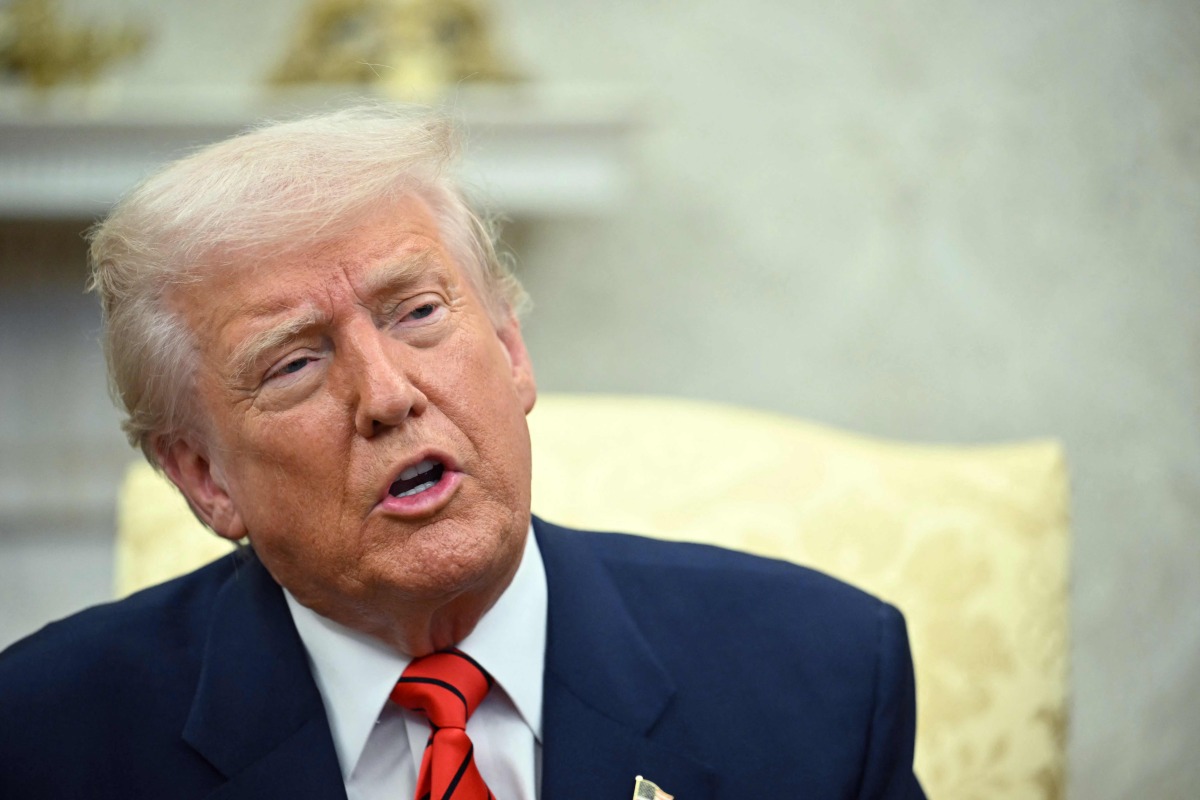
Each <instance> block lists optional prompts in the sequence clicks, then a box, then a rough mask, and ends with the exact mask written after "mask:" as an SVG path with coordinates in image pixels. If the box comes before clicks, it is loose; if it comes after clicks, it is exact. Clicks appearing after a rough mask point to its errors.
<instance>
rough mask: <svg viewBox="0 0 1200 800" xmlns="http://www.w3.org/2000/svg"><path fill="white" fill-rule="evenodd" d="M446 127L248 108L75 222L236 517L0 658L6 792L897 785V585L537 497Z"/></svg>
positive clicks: (578, 797) (205, 502)
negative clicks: (583, 521) (126, 587)
mask: <svg viewBox="0 0 1200 800" xmlns="http://www.w3.org/2000/svg"><path fill="white" fill-rule="evenodd" d="M451 141H452V136H451V131H450V129H449V127H448V126H447V125H446V124H445V123H444V122H442V121H439V120H438V119H437V118H432V117H429V116H424V115H419V114H414V113H411V112H406V111H397V110H388V109H378V108H377V109H354V110H349V111H344V112H340V113H334V114H331V115H325V116H321V117H314V118H309V119H304V120H300V121H296V122H291V123H286V124H280V125H274V126H268V127H263V128H260V129H258V130H255V131H253V132H250V133H248V134H245V135H243V136H239V137H236V138H234V139H232V140H229V141H227V142H224V143H221V144H218V145H215V146H213V147H210V148H208V149H206V150H203V151H200V152H199V153H197V154H195V155H193V156H191V157H190V158H187V159H184V160H182V161H180V162H178V163H176V164H174V165H172V166H170V167H168V168H167V169H166V170H164V171H163V172H161V173H160V174H158V175H156V176H154V177H152V178H150V179H149V180H148V181H146V182H145V183H143V184H142V185H141V186H140V187H139V188H137V189H136V190H135V191H134V192H133V193H132V194H131V195H130V196H128V197H127V198H126V199H125V200H124V201H123V202H122V203H121V204H120V205H119V206H118V207H117V209H116V210H115V211H114V212H113V213H112V215H111V216H110V217H109V218H108V219H107V220H106V221H105V222H104V223H102V224H101V225H100V226H99V227H98V228H97V229H96V231H95V232H94V235H93V241H92V261H93V270H94V278H93V280H94V284H95V287H96V289H97V291H98V292H99V294H100V298H101V302H102V304H103V308H104V314H105V322H106V328H105V344H106V353H107V357H108V361H109V367H110V372H111V376H112V381H113V385H114V387H115V389H116V393H117V395H118V397H119V399H120V402H121V404H122V406H123V407H124V410H125V412H126V413H127V419H126V422H125V427H126V430H127V432H128V434H129V436H130V439H131V441H133V442H134V443H136V444H137V445H139V446H140V447H141V448H142V450H143V451H144V452H145V454H146V456H147V457H148V458H149V459H150V460H151V462H152V463H154V464H156V465H157V466H158V467H160V468H161V469H162V471H163V472H164V473H165V474H166V475H167V476H168V477H169V478H170V479H171V481H173V482H174V483H175V485H176V486H178V487H179V489H180V491H181V492H182V493H183V494H184V496H185V497H186V498H187V500H188V502H189V504H190V505H191V507H192V509H193V510H194V511H195V513H196V515H197V516H198V517H199V518H200V519H201V520H202V521H203V522H204V523H205V524H207V525H208V526H209V527H211V528H212V530H213V531H215V532H216V533H217V534H218V535H220V536H223V537H225V538H227V539H230V540H234V541H241V540H247V541H248V542H249V545H248V546H247V547H245V548H242V549H241V550H240V551H239V552H237V553H234V554H233V555H231V556H229V557H227V558H224V559H221V560H219V561H217V562H215V563H213V564H210V565H208V566H206V567H204V568H202V569H200V570H198V571H197V572H195V573H193V574H191V575H188V576H185V577H183V578H180V579H178V580H175V581H172V582H169V583H167V584H164V585H162V586H159V587H156V588H153V589H150V590H148V591H146V592H142V593H140V594H138V595H135V596H133V597H131V598H129V599H127V600H124V601H122V602H119V603H114V604H111V605H107V606H102V607H99V608H94V609H90V610H88V611H85V612H83V613H81V614H78V615H76V616H74V617H71V618H69V619H67V620H64V621H62V622H59V623H56V624H53V625H50V626H48V627H47V628H46V629H44V630H43V631H41V632H39V633H37V634H35V635H34V636H32V637H30V638H29V639H26V640H25V641H23V642H21V643H18V644H17V645H15V646H13V647H12V648H11V649H10V650H9V651H7V652H6V653H5V654H4V655H3V656H2V657H0V796H3V797H13V798H18V797H19V798H34V797H88V798H109V797H112V798H141V797H145V798H151V797H152V798H167V797H169V798H202V797H211V798H218V797H219V798H266V797H306V798H307V797H312V798H326V797H329V798H334V797H348V798H363V799H364V800H365V799H366V798H411V797H415V798H418V800H419V799H420V798H428V797H434V798H450V797H454V798H457V799H458V800H474V799H475V798H478V799H479V800H483V799H484V798H490V797H496V798H500V800H520V799H521V798H525V800H533V799H534V798H539V797H540V798H547V799H554V800H558V798H564V799H566V798H570V799H571V800H586V799H587V798H596V799H597V800H599V799H600V798H610V799H611V800H623V798H628V797H630V796H631V795H633V794H634V792H635V780H637V778H638V776H644V778H645V779H646V780H644V781H640V782H639V783H638V788H637V790H636V791H637V792H638V794H639V796H644V797H652V798H653V797H658V798H664V797H671V796H674V797H677V798H679V800H700V798H718V797H721V798H737V797H743V796H747V795H753V796H763V797H779V798H784V797H787V798H794V797H805V798H896V799H899V798H919V797H922V796H923V795H922V793H921V789H920V787H919V786H918V784H917V782H916V779H915V778H914V776H913V773H912V746H913V727H914V715H915V711H914V700H913V685H912V671H911V663H910V658H909V654H908V647H907V640H906V636H905V632H904V625H903V621H902V620H901V618H900V616H899V614H898V613H897V612H896V611H895V610H894V609H892V608H891V607H890V606H887V605H885V604H883V603H880V602H879V601H877V600H874V599H872V598H870V597H868V596H866V595H864V594H862V593H860V592H858V591H856V590H854V589H851V588H849V587H846V586H844V585H842V584H839V583H837V582H835V581H833V580H831V579H829V578H826V577H824V576H821V575H818V574H816V573H813V572H810V571H808V570H804V569H802V568H800V567H795V566H791V565H787V564H783V563H779V562H773V561H767V560H762V559H757V558H753V557H750V556H746V555H742V554H736V553H731V552H726V551H722V550H718V549H714V548H707V547H699V546H690V545H679V544H666V543H661V542H655V541H650V540H645V539H640V538H636V537H630V536H621V535H615V534H589V533H582V532H578V531H569V530H565V529H562V528H558V527H556V526H554V525H551V524H548V523H545V522H542V521H541V520H538V519H531V516H530V496H529V495H530V447H529V436H528V431H527V428H526V424H525V415H526V414H527V413H528V412H529V411H530V409H531V408H532V407H533V405H534V399H535V394H536V390H535V386H534V377H533V370H532V368H531V366H530V362H529V356H528V353H527V352H526V350H525V345H524V343H523V342H522V339H521V330H520V325H519V323H518V320H517V312H518V311H519V309H520V307H521V305H522V302H523V293H522V291H521V288H520V286H519V285H518V283H517V282H516V280H515V279H514V278H513V276H512V275H511V274H510V273H509V271H508V270H507V269H506V268H505V267H504V265H503V264H502V262H501V261H500V260H499V259H497V257H496V255H495V251H494V249H493V246H492V243H491V239H490V238H489V235H488V230H487V228H486V226H484V225H483V224H482V223H481V222H480V221H479V220H478V219H477V218H476V217H475V216H474V215H473V214H472V213H471V212H470V210H469V209H468V208H467V206H466V205H465V204H464V201H463V199H462V197H461V196H460V194H459V193H458V191H457V190H456V189H455V188H454V186H453V185H452V183H451V182H450V180H449V178H448V177H447V175H446V172H447V169H448V167H449V166H450V162H451V157H452V152H451V151H452V147H451ZM614 446H617V447H619V446H620V443H619V442H614ZM663 478H664V480H669V479H670V476H663ZM613 501H614V502H620V498H614V499H613ZM654 784H657V787H656V786H655V785H654Z"/></svg>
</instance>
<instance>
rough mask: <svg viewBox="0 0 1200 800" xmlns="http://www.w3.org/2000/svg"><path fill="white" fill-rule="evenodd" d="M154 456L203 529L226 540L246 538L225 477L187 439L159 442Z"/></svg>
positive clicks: (243, 524)
mask: <svg viewBox="0 0 1200 800" xmlns="http://www.w3.org/2000/svg"><path fill="white" fill-rule="evenodd" d="M155 452H156V453H157V454H158V463H159V464H160V465H162V468H163V472H165V473H166V474H167V477H168V478H170V479H171V482H172V483H174V484H175V485H176V486H177V487H178V488H179V491H180V492H182V493H183V496H184V497H185V498H186V499H187V501H188V505H189V506H191V507H192V511H194V512H195V513H196V516H197V517H199V518H200V520H201V521H202V522H203V523H204V524H205V525H208V527H210V528H212V529H213V531H215V532H216V533H217V535H219V536H221V537H223V538H225V539H230V540H232V541H238V540H240V539H243V538H245V536H246V526H245V523H244V522H243V521H242V517H241V514H239V513H238V511H237V508H236V507H235V506H234V504H233V499H232V498H231V497H230V495H229V491H228V489H227V488H226V485H225V480H224V477H223V476H222V475H221V474H220V471H219V470H218V469H217V468H216V467H215V466H214V465H213V464H212V462H211V461H210V460H209V458H208V456H207V454H206V453H205V452H204V451H202V450H201V449H200V448H199V447H197V446H196V445H195V444H194V443H193V442H191V441H189V440H187V439H174V440H171V441H170V442H168V441H166V440H165V439H161V440H159V441H158V442H157V443H156V444H155Z"/></svg>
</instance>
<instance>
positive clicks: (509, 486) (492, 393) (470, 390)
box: [163, 198, 535, 652]
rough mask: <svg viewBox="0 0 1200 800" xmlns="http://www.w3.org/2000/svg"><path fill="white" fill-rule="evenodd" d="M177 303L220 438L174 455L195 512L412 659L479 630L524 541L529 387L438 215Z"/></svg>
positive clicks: (396, 220) (212, 435) (402, 221)
mask: <svg viewBox="0 0 1200 800" xmlns="http://www.w3.org/2000/svg"><path fill="white" fill-rule="evenodd" d="M171 301H172V304H173V306H174V307H175V308H177V309H178V310H179V311H180V312H181V313H183V315H184V316H185V318H186V320H187V322H188V324H189V327H190V329H191V330H192V331H193V332H195V335H196V336H197V339H198V342H199V351H200V365H199V368H198V371H197V374H198V379H197V395H198V397H197V400H198V402H199V403H200V406H201V410H202V413H203V415H204V416H205V417H206V419H207V422H208V428H209V430H208V432H207V436H205V437H204V438H203V440H195V441H192V440H189V441H185V442H180V443H177V444H175V445H174V446H173V447H171V448H170V449H169V450H168V451H167V452H166V457H165V458H164V459H163V461H164V466H165V467H166V469H167V472H168V474H169V475H171V477H172V478H173V479H174V480H175V481H176V483H177V484H179V485H180V486H181V488H182V489H183V490H184V492H185V494H187V496H188V498H189V500H191V502H192V504H193V506H195V507H196V508H197V509H198V510H199V512H200V514H201V515H202V516H204V517H206V519H207V520H208V521H209V523H210V524H211V525H212V526H213V527H214V529H215V530H216V531H217V532H218V533H220V534H221V535H223V536H227V537H230V538H239V537H241V536H242V535H249V537H250V541H251V543H252V544H253V546H254V549H255V552H256V553H257V554H258V556H259V557H260V559H261V560H262V562H263V564H264V565H265V566H266V567H267V569H269V570H270V571H271V573H272V575H274V577H275V578H276V580H278V581H279V582H280V583H281V584H282V585H283V586H285V587H286V588H287V589H288V590H290V591H291V592H292V593H293V594H294V595H295V596H296V597H297V599H299V600H300V602H302V603H303V604H305V605H307V606H309V607H311V608H313V609H314V610H316V611H317V612H318V613H321V614H323V615H325V616H327V617H330V618H332V619H334V620H337V621H339V622H341V623H343V624H346V625H349V626H350V627H354V628H357V629H359V630H363V631H366V632H368V633H372V634H374V635H377V636H380V637H381V638H384V639H385V640H388V641H389V642H392V643H393V644H395V645H396V646H398V647H400V648H401V649H405V650H408V651H410V652H412V651H413V650H418V651H419V650H425V649H428V648H429V647H432V646H446V645H448V644H449V643H450V642H447V641H444V640H445V639H447V638H449V639H457V638H461V636H462V635H465V633H466V632H469V629H470V627H472V626H473V625H474V623H475V622H476V621H477V618H478V615H479V614H482V612H483V611H484V610H486V608H487V607H488V606H490V604H491V603H492V602H494V600H495V599H496V597H498V596H499V594H500V592H501V591H503V589H504V588H505V587H506V586H507V584H508V582H509V580H510V579H511V578H512V575H513V573H514V572H515V570H516V567H517V564H518V563H519V561H520V557H521V553H522V550H523V547H524V543H525V536H526V531H527V529H528V525H529V485H530V455H529V435H528V430H527V428H526V424H525V414H526V413H528V412H529V410H530V409H531V408H532V407H533V402H534V398H535V388H534V381H533V373H532V370H531V368H530V364H529V360H528V355H527V353H526V351H525V346H524V343H523V342H522V340H521V334H520V329H519V327H518V325H517V323H516V321H515V320H511V319H510V320H508V321H507V322H506V323H505V324H503V325H502V326H500V327H499V328H497V327H496V326H495V324H494V323H493V321H492V320H491V319H490V318H489V316H488V314H487V311H486V310H485V306H484V304H483V303H482V301H481V299H480V297H479V296H478V292H477V290H476V288H475V287H474V285H473V284H472V283H471V282H470V281H469V279H468V278H467V275H466V273H465V272H464V269H463V266H462V265H461V264H458V263H456V262H455V260H454V259H453V257H452V256H451V255H450V253H449V252H448V251H447V250H446V248H445V247H444V246H443V245H442V243H441V238H440V235H439V233H438V231H437V226H436V223H435V221H434V219H433V217H432V215H431V214H430V212H429V210H428V207H427V206H426V205H425V204H424V203H423V202H422V201H420V200H418V199H415V198H410V199H407V200H403V201H401V202H399V203H397V204H396V205H395V206H394V207H391V208H389V209H386V210H385V211H384V212H382V213H380V214H378V215H377V216H374V217H372V218H371V219H369V220H368V221H367V222H365V223H364V224H363V225H362V226H360V227H359V228H358V229H356V230H355V231H354V232H353V233H351V234H350V235H348V236H345V237H342V238H339V239H337V240H335V241H333V242H330V243H328V244H327V245H325V246H323V247H320V248H318V249H316V250H314V251H312V252H309V253H306V254H304V255H302V256H300V257H287V258H277V259H274V260H272V259H270V258H268V259H266V260H265V261H263V262H261V263H257V264H254V265H252V266H249V267H238V268H231V269H226V270H224V271H217V272H215V273H214V274H213V275H211V276H210V277H207V278H205V279H204V280H202V281H201V282H199V283H197V284H194V285H190V286H185V287H184V288H182V289H179V290H178V291H177V292H176V294H174V295H173V296H172V298H171ZM422 620H424V621H422ZM423 625H427V626H432V627H433V629H434V630H433V631H432V632H429V631H427V632H426V633H425V634H422V633H421V629H422V626H423ZM405 628H407V629H408V630H403V629H405ZM464 628H465V629H464ZM423 636H424V638H422V637H423ZM433 640H436V641H433Z"/></svg>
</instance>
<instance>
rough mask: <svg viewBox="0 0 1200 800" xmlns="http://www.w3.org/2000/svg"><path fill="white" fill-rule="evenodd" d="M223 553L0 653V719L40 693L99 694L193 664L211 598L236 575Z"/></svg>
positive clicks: (56, 624)
mask: <svg viewBox="0 0 1200 800" xmlns="http://www.w3.org/2000/svg"><path fill="white" fill-rule="evenodd" d="M239 558H240V557H239V556H238V554H231V555H230V556H226V557H224V558H222V559H219V560H217V561H214V562H213V563H211V564H209V565H207V566H204V567H201V568H200V569H198V570H196V571H195V572H192V573H189V574H188V575H184V576H182V577H180V578H176V579H174V580H171V581H168V582H166V583H162V584H159V585H157V586H153V587H150V588H148V589H145V590H143V591H140V592H137V593H135V594H133V595H130V596H129V597H127V598H124V599H122V600H117V601H114V602H110V603H104V604H101V605H98V606H93V607H91V608H88V609H85V610H83V611H80V612H78V613H76V614H73V615H71V616H69V617H66V618H64V619H61V620H58V621H56V622H52V623H50V624H48V625H46V626H45V627H43V628H42V629H41V630H39V631H37V632H36V633H33V634H31V635H29V636H27V637H25V638H24V639H22V640H20V641H18V642H16V643H15V644H13V645H12V646H11V647H9V648H8V649H6V650H5V651H4V652H2V653H0V698H4V699H3V700H0V715H2V714H3V712H4V711H13V710H15V709H14V708H13V704H16V703H37V702H39V698H40V697H41V696H42V695H43V694H45V693H47V692H50V693H56V696H57V697H58V698H59V700H60V701H61V699H62V698H63V697H64V695H65V696H70V695H72V694H74V693H76V692H81V693H94V692H97V691H105V687H111V686H112V685H113V684H115V683H117V682H122V681H123V682H127V683H131V684H132V683H137V682H138V681H141V680H147V681H149V682H150V683H154V682H155V681H154V679H153V676H154V674H155V673H156V672H160V671H162V670H164V669H169V668H177V667H178V666H179V665H180V664H181V663H182V662H185V661H194V662H196V663H198V661H199V653H198V651H199V648H201V647H203V634H204V633H205V632H206V630H207V624H206V622H207V617H208V614H209V609H210V608H211V606H212V602H213V600H214V598H215V597H216V594H217V592H218V591H219V590H220V588H221V586H222V585H223V584H224V583H225V581H226V579H227V578H228V577H229V576H230V575H231V574H233V573H234V572H235V571H236V570H237V569H238V559H239Z"/></svg>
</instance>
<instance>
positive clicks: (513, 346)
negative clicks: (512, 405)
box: [496, 315, 537, 414]
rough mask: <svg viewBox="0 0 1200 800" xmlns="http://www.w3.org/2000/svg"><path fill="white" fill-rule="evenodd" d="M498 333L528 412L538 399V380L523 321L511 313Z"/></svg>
mask: <svg viewBox="0 0 1200 800" xmlns="http://www.w3.org/2000/svg"><path fill="white" fill-rule="evenodd" d="M496 334H497V335H498V336H499V337H500V343H501V344H503V345H504V352H505V354H507V356H508V363H509V366H510V368H511V369H512V379H513V386H514V387H515V388H516V391H517V396H518V397H519V398H520V399H521V405H522V406H523V407H524V408H525V413H526V414H528V413H529V412H530V411H532V410H533V404H534V402H536V401H537V381H535V380H534V377H533V363H532V362H531V361H530V360H529V351H528V350H526V349H525V340H524V339H523V338H521V323H520V322H519V321H518V320H517V318H516V317H515V316H511V315H510V316H509V318H508V320H507V321H506V322H505V323H504V324H503V325H501V326H500V327H498V328H497V329H496Z"/></svg>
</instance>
